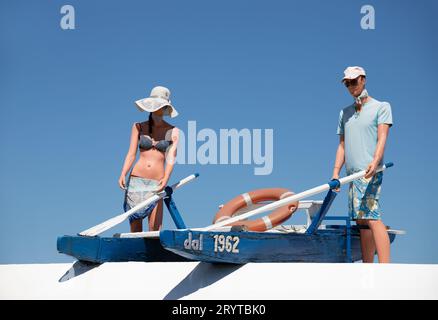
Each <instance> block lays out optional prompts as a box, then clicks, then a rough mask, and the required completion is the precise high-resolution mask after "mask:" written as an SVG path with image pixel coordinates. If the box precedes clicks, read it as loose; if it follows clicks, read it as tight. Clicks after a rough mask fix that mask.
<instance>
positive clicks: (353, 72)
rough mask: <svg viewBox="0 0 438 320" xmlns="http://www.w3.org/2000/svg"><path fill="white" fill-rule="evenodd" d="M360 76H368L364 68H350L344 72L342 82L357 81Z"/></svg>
mask: <svg viewBox="0 0 438 320" xmlns="http://www.w3.org/2000/svg"><path fill="white" fill-rule="evenodd" d="M359 76H366V74H365V70H364V69H363V68H362V67H359V66H354V67H348V68H347V69H345V70H344V78H342V81H344V80H347V79H356V78H357V77H359Z"/></svg>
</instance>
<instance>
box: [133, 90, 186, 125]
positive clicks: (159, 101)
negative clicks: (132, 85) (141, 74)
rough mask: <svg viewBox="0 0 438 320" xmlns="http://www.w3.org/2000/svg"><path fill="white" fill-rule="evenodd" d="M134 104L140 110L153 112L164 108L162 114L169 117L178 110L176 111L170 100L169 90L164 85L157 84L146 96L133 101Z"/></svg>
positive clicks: (175, 114)
mask: <svg viewBox="0 0 438 320" xmlns="http://www.w3.org/2000/svg"><path fill="white" fill-rule="evenodd" d="M135 105H136V106H137V108H138V109H139V110H140V111H147V112H154V111H157V110H159V109H161V108H165V109H164V115H166V116H170V117H171V118H174V117H176V116H177V115H178V111H176V109H175V107H174V106H172V104H171V101H170V90H169V89H167V88H166V87H161V86H158V87H155V88H153V89H152V91H151V94H150V96H149V97H148V98H144V99H140V100H137V101H135Z"/></svg>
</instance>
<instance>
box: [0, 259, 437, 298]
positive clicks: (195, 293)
mask: <svg viewBox="0 0 438 320" xmlns="http://www.w3.org/2000/svg"><path fill="white" fill-rule="evenodd" d="M71 267H72V265H71V264H26V265H0V299H438V265H407V264H406V265H401V264H388V265H378V264H361V263H355V264H308V263H252V264H246V265H243V266H240V267H238V266H228V265H211V264H207V263H197V262H181V263H170V262H168V263H161V262H160V263H143V262H126V263H105V264H103V265H100V266H97V267H95V268H92V269H91V270H88V269H89V268H88V267H83V266H82V265H80V264H78V263H76V264H75V268H74V269H73V268H71ZM68 270H70V272H69V273H67V271H68ZM84 270H88V271H86V272H84V273H82V274H80V275H78V276H75V277H72V278H70V279H69V280H65V279H67V278H69V277H71V276H72V275H73V273H74V272H76V274H77V273H81V272H83V271H84ZM66 273H67V275H65V274H66ZM63 275H65V276H64V278H63V279H64V280H65V281H61V282H60V281H59V280H60V279H61V278H62V277H63Z"/></svg>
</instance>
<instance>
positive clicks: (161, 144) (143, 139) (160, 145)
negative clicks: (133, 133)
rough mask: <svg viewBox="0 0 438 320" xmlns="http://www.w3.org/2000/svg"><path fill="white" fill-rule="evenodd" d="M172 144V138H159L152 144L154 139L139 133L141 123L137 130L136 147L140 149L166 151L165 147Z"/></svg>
mask: <svg viewBox="0 0 438 320" xmlns="http://www.w3.org/2000/svg"><path fill="white" fill-rule="evenodd" d="M171 144H172V140H159V141H158V142H157V143H155V144H154V141H153V140H152V139H151V137H149V136H148V135H145V134H141V124H140V130H139V143H138V147H139V149H141V150H150V149H156V150H158V151H160V152H166V150H167V148H169V147H170V145H171Z"/></svg>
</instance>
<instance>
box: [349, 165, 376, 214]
mask: <svg viewBox="0 0 438 320" xmlns="http://www.w3.org/2000/svg"><path fill="white" fill-rule="evenodd" d="M353 173H354V172H350V173H347V174H348V175H350V174H353ZM382 179H383V173H382V172H379V173H376V174H375V175H374V176H372V177H371V178H368V179H365V178H361V179H357V180H355V181H353V182H352V183H350V188H349V190H348V211H349V215H350V218H351V219H352V220H358V219H370V220H380V219H381V210H380V204H379V197H380V190H381V188H382Z"/></svg>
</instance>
